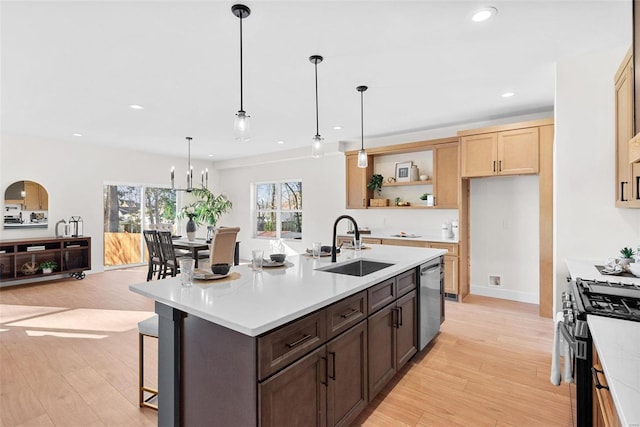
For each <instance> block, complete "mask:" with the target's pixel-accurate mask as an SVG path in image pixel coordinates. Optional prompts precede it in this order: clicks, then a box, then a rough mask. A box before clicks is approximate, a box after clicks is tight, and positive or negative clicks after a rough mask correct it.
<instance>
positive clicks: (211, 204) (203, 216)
mask: <svg viewBox="0 0 640 427" xmlns="http://www.w3.org/2000/svg"><path fill="white" fill-rule="evenodd" d="M193 194H194V195H195V196H196V197H198V198H199V200H197V201H196V202H195V203H194V205H195V212H196V221H197V223H198V224H201V223H204V224H207V242H210V241H211V237H212V234H213V230H214V228H215V226H216V223H217V222H218V220H219V219H220V217H221V216H222V214H224V213H226V212H228V211H230V210H231V208H232V207H233V204H232V203H231V200H229V199H228V198H227V196H225V195H224V194H218V195H215V194H213V193H212V192H211V191H209V190H208V189H206V188H194V189H193Z"/></svg>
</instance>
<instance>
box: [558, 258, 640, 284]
mask: <svg viewBox="0 0 640 427" xmlns="http://www.w3.org/2000/svg"><path fill="white" fill-rule="evenodd" d="M565 262H566V264H567V267H568V268H569V275H571V278H572V279H577V278H578V277H579V278H581V279H585V280H599V281H603V282H607V281H608V282H621V283H631V284H635V285H639V286H640V277H625V276H612V275H610V274H600V272H599V271H598V269H597V268H596V267H595V266H596V265H605V264H606V262H605V261H603V260H583V259H566V260H565Z"/></svg>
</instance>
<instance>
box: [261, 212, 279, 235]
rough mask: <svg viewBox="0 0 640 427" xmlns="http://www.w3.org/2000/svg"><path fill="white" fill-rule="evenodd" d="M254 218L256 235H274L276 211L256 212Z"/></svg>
mask: <svg viewBox="0 0 640 427" xmlns="http://www.w3.org/2000/svg"><path fill="white" fill-rule="evenodd" d="M257 215H258V217H257V218H256V236H257V237H276V213H275V212H258V214H257Z"/></svg>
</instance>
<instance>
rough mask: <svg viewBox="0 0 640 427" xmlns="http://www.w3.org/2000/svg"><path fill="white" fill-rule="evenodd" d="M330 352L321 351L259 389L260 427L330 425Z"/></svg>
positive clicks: (276, 376)
mask: <svg viewBox="0 0 640 427" xmlns="http://www.w3.org/2000/svg"><path fill="white" fill-rule="evenodd" d="M325 353H326V350H325V348H324V347H321V348H319V349H317V350H315V351H314V352H312V353H311V354H309V355H307V356H305V357H303V358H302V359H301V360H299V361H297V362H296V363H294V364H293V365H291V366H289V367H288V368H286V369H284V370H283V371H282V372H279V373H278V374H276V375H274V376H273V377H271V378H269V379H268V380H266V381H265V382H263V383H261V384H260V385H259V389H260V394H259V399H260V425H261V426H262V427H272V426H274V427H275V426H325V425H326V418H325V414H326V403H327V394H326V385H325V384H326V356H325Z"/></svg>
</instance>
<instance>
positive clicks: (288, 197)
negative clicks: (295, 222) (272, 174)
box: [280, 181, 302, 230]
mask: <svg viewBox="0 0 640 427" xmlns="http://www.w3.org/2000/svg"><path fill="white" fill-rule="evenodd" d="M280 188H281V191H282V210H300V209H302V182H300V181H296V182H283V183H282V185H281V187H280ZM283 230H284V229H283Z"/></svg>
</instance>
